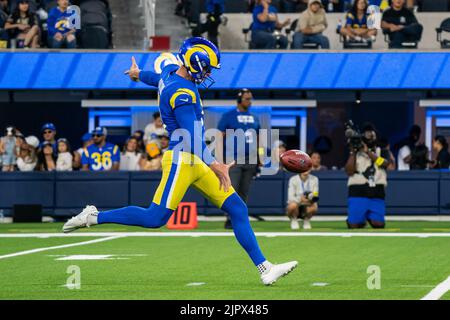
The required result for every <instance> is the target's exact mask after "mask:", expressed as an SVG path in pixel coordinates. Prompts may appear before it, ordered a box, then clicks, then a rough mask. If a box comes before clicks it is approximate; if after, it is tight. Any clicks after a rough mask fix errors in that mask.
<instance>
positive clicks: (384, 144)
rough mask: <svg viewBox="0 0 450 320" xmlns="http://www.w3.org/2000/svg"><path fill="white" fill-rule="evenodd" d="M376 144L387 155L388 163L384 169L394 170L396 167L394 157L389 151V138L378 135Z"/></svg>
mask: <svg viewBox="0 0 450 320" xmlns="http://www.w3.org/2000/svg"><path fill="white" fill-rule="evenodd" d="M378 146H379V147H380V149H381V150H382V151H383V152H384V153H386V155H389V165H388V167H387V168H386V170H388V171H392V170H395V169H396V164H395V157H394V154H393V153H392V151H391V145H390V144H389V140H388V139H387V138H385V137H380V138H379V139H378Z"/></svg>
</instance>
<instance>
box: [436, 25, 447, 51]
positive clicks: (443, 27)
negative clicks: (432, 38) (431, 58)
mask: <svg viewBox="0 0 450 320" xmlns="http://www.w3.org/2000/svg"><path fill="white" fill-rule="evenodd" d="M442 32H448V33H450V18H447V19H445V20H444V21H442V23H441V26H440V27H439V28H436V37H437V41H438V42H439V43H440V44H441V48H442V49H450V39H442Z"/></svg>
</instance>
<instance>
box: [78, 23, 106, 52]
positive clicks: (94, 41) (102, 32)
mask: <svg viewBox="0 0 450 320" xmlns="http://www.w3.org/2000/svg"><path fill="white" fill-rule="evenodd" d="M108 34H109V32H108V30H107V29H106V28H105V27H103V26H100V25H98V26H93V25H89V26H85V27H83V28H82V29H81V34H80V40H81V44H80V45H81V47H82V48H85V49H108V48H109V35H108Z"/></svg>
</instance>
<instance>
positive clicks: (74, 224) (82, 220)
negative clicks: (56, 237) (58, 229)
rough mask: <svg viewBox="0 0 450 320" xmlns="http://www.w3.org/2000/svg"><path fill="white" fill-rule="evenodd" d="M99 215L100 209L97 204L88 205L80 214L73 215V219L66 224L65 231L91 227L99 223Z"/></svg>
mask: <svg viewBox="0 0 450 320" xmlns="http://www.w3.org/2000/svg"><path fill="white" fill-rule="evenodd" d="M97 216H98V210H97V208H96V207H95V206H86V208H84V209H83V211H81V213H80V214H78V215H77V216H75V217H72V219H70V220H69V221H67V222H66V223H65V224H64V226H63V232H64V233H69V232H72V231H75V230H76V229H79V228H85V227H90V226H92V225H94V224H97V223H98V222H97Z"/></svg>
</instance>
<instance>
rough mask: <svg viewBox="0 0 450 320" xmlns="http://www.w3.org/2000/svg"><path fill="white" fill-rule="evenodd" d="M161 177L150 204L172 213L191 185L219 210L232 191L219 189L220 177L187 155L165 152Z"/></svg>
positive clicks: (197, 158)
mask: <svg viewBox="0 0 450 320" xmlns="http://www.w3.org/2000/svg"><path fill="white" fill-rule="evenodd" d="M162 170H163V175H162V179H161V182H160V183H159V186H158V189H157V190H156V193H155V196H154V197H153V202H154V203H156V204H157V205H161V206H165V207H166V208H168V209H171V210H175V209H176V208H177V207H178V204H179V203H180V201H181V200H182V199H183V197H184V195H185V193H186V191H187V189H188V188H189V187H190V186H191V185H192V186H193V187H194V188H195V189H196V190H198V191H199V192H200V193H201V194H202V195H203V196H204V197H205V198H207V199H208V200H209V201H210V202H211V203H212V204H214V205H215V206H217V207H218V208H220V207H222V204H223V203H224V202H225V200H226V199H227V198H228V197H229V196H230V195H232V194H233V193H234V192H235V191H234V189H233V187H230V189H229V190H228V192H225V191H224V190H223V189H221V188H220V182H219V178H217V176H216V174H215V173H214V172H213V171H212V170H211V168H209V167H208V166H207V165H206V163H204V162H203V161H202V160H200V158H199V157H197V156H196V155H193V154H191V153H187V152H177V153H174V152H173V151H172V150H169V151H167V152H166V153H165V154H164V156H163V159H162Z"/></svg>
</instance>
